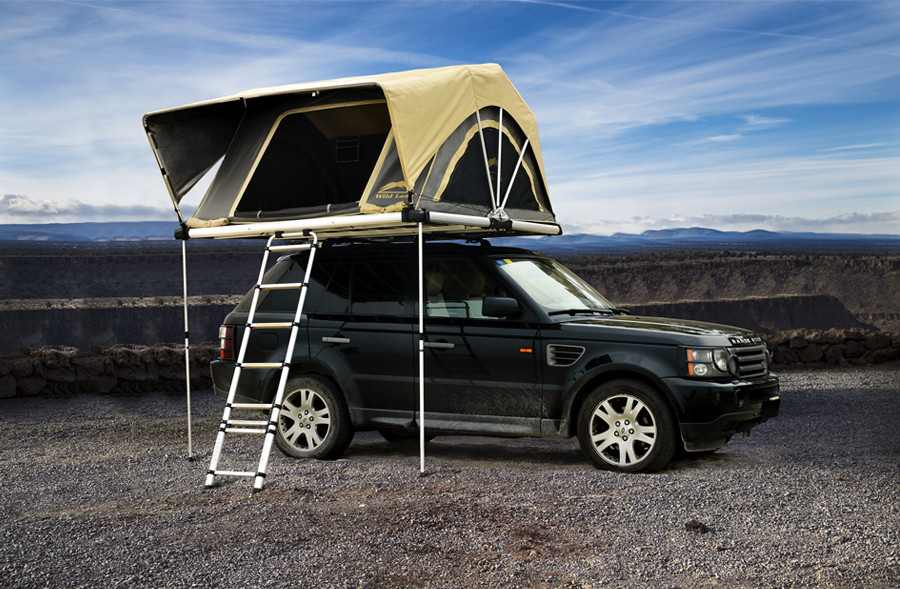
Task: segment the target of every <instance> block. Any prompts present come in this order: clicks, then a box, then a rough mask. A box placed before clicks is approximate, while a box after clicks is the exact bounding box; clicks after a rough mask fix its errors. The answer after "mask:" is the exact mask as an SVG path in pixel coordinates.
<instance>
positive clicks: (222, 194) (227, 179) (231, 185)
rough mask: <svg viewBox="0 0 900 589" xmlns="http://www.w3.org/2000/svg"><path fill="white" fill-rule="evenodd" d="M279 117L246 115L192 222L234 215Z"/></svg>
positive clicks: (257, 112)
mask: <svg viewBox="0 0 900 589" xmlns="http://www.w3.org/2000/svg"><path fill="white" fill-rule="evenodd" d="M277 117H278V114H277V111H269V110H265V111H262V110H248V111H247V113H246V114H245V116H244V117H243V121H242V122H241V125H240V127H239V128H238V130H237V133H236V134H235V136H234V140H233V141H232V142H231V146H230V147H229V149H228V153H227V154H226V155H225V158H224V159H223V160H222V164H221V165H220V166H219V171H218V173H217V174H216V176H215V178H213V181H212V183H211V184H210V186H209V189H208V190H207V191H206V194H205V195H204V197H203V200H201V201H200V205H199V206H198V207H197V210H196V211H194V215H193V217H192V218H193V219H194V221H192V222H205V221H210V220H213V219H222V218H227V217H230V216H231V215H232V214H233V210H232V208H233V206H234V197H235V195H237V194H240V193H241V192H243V187H244V185H245V182H246V181H247V179H248V178H249V176H250V175H251V173H252V170H253V167H254V165H255V163H256V161H257V156H258V154H259V153H260V152H261V151H262V149H263V147H264V145H265V144H266V143H267V142H268V140H269V137H270V134H269V133H270V130H271V129H272V126H273V125H274V124H275V121H276V120H277Z"/></svg>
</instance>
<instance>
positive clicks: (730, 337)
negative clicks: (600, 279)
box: [560, 315, 761, 345]
mask: <svg viewBox="0 0 900 589" xmlns="http://www.w3.org/2000/svg"><path fill="white" fill-rule="evenodd" d="M560 327H561V328H562V329H563V330H564V331H568V332H583V333H584V334H585V335H588V333H589V332H592V331H595V330H596V329H597V328H605V330H607V331H612V332H622V333H623V334H624V333H629V334H630V335H632V336H637V335H638V333H640V335H641V336H643V337H645V338H650V339H654V340H656V339H664V340H670V341H671V340H672V339H682V337H684V336H687V337H688V338H689V339H690V340H692V343H693V342H696V343H700V342H701V341H708V342H709V343H713V342H712V341H710V340H715V345H720V344H722V343H726V342H727V343H729V344H731V345H735V344H743V345H747V344H750V343H758V342H760V341H761V340H760V338H759V336H757V335H756V334H755V333H754V332H752V331H750V330H748V329H743V328H741V327H732V326H730V325H719V324H716V323H705V322H702V321H691V320H688V319H670V318H666V317H644V316H639V315H616V316H613V317H596V316H593V317H573V318H572V319H569V320H564V321H563V322H561V324H560ZM682 343H684V342H682Z"/></svg>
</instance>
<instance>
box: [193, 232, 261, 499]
mask: <svg viewBox="0 0 900 589" xmlns="http://www.w3.org/2000/svg"><path fill="white" fill-rule="evenodd" d="M274 239H275V236H274V235H272V236H271V237H269V240H268V241H267V242H266V249H265V252H264V253H263V259H262V263H261V264H260V267H259V275H258V277H257V279H256V286H255V288H254V289H253V297H252V299H251V301H250V312H249V313H248V315H247V325H248V326H249V325H250V324H251V323H253V317H254V315H255V314H256V307H257V305H258V304H259V293H260V291H261V289H260V285H261V284H262V281H263V276H264V275H265V273H266V266H267V265H268V262H269V248H270V247H271V245H272V240H274ZM249 341H250V328H249V327H245V329H244V335H243V337H242V338H241V347H240V350H239V351H238V355H237V358H236V359H235V364H234V373H233V374H232V377H231V385H230V386H229V387H228V397H227V398H226V400H225V409H224V411H223V412H222V421H221V424H220V425H219V433H218V434H217V435H216V442H215V445H214V446H213V452H212V458H211V459H210V462H209V470H208V471H207V474H206V486H207V487H211V486H213V483H214V482H215V477H216V471H217V469H218V466H219V459H220V458H221V456H222V447H223V446H224V445H225V433H226V430H227V429H228V422H229V420H230V419H231V409H232V405H233V404H234V398H235V396H236V395H237V387H238V381H239V380H240V377H241V370H242V366H241V365H242V364H243V362H244V358H245V356H246V354H247V348H248V343H249Z"/></svg>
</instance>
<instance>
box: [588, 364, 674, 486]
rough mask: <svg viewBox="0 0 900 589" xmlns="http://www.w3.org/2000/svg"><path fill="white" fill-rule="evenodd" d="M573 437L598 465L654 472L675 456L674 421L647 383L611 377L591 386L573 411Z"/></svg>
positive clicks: (612, 468)
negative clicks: (575, 435)
mask: <svg viewBox="0 0 900 589" xmlns="http://www.w3.org/2000/svg"><path fill="white" fill-rule="evenodd" d="M578 441H579V442H580V443H581V449H582V451H583V452H584V454H585V455H586V456H587V457H588V458H589V459H590V460H591V462H593V463H594V466H596V467H597V468H603V469H607V470H614V471H618V472H654V471H657V470H659V469H661V468H662V467H664V466H665V465H666V464H668V463H669V461H670V460H672V456H673V455H674V454H675V446H676V439H675V421H674V419H673V417H672V413H671V411H670V410H669V407H668V405H666V402H665V401H664V400H663V398H662V397H661V396H660V394H659V393H658V392H657V391H656V390H654V389H653V388H651V387H650V386H648V385H646V384H644V383H642V382H638V381H634V380H615V381H610V382H607V383H604V384H602V385H600V386H599V387H597V388H596V389H594V391H592V392H591V394H589V395H588V396H587V398H586V399H585V401H584V403H583V404H582V405H581V409H580V411H579V412H578Z"/></svg>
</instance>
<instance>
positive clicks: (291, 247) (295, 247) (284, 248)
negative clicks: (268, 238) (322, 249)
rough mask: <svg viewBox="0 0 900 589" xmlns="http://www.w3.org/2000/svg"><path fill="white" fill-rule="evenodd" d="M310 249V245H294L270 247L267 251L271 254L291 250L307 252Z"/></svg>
mask: <svg viewBox="0 0 900 589" xmlns="http://www.w3.org/2000/svg"><path fill="white" fill-rule="evenodd" d="M308 249H312V244H311V243H295V244H291V245H271V246H269V251H272V252H288V251H292V250H308Z"/></svg>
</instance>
